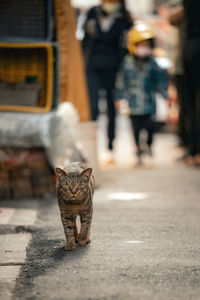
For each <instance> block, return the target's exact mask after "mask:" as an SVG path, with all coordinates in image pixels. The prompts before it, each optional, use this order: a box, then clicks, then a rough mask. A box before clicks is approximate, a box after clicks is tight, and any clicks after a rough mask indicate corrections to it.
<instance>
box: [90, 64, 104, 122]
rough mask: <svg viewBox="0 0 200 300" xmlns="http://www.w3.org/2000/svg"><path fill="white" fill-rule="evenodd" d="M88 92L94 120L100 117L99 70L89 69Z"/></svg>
mask: <svg viewBox="0 0 200 300" xmlns="http://www.w3.org/2000/svg"><path fill="white" fill-rule="evenodd" d="M87 82H88V92H89V100H90V109H91V117H92V120H93V121H96V120H97V118H98V100H99V90H100V87H101V81H100V78H99V75H98V73H97V72H94V71H92V70H87Z"/></svg>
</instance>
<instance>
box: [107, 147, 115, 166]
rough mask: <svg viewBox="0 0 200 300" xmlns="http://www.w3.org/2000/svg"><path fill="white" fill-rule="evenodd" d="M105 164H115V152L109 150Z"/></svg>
mask: <svg viewBox="0 0 200 300" xmlns="http://www.w3.org/2000/svg"><path fill="white" fill-rule="evenodd" d="M105 163H107V164H113V163H114V158H113V151H111V150H107V152H106V154H105Z"/></svg>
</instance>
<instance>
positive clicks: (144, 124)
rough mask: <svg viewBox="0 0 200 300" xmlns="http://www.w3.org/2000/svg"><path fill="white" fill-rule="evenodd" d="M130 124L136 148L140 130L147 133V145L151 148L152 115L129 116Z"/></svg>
mask: <svg viewBox="0 0 200 300" xmlns="http://www.w3.org/2000/svg"><path fill="white" fill-rule="evenodd" d="M130 119H131V124H132V128H133V134H134V139H135V143H136V145H137V147H138V148H141V147H140V133H141V131H142V129H145V130H146V132H147V145H148V146H151V145H152V143H153V133H154V130H153V122H152V115H140V116H130Z"/></svg>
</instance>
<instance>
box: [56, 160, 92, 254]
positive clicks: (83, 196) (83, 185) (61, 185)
mask: <svg viewBox="0 0 200 300" xmlns="http://www.w3.org/2000/svg"><path fill="white" fill-rule="evenodd" d="M55 173H56V175H57V182H56V192H57V198H58V205H59V207H60V213H61V220H62V223H63V227H64V232H65V236H66V246H65V250H73V249H75V248H76V243H79V245H81V246H83V245H86V244H89V243H90V227H91V221H92V213H93V204H92V198H93V194H94V185H95V183H94V176H93V174H92V169H91V168H88V167H87V166H86V165H84V164H82V163H79V162H74V163H70V164H68V165H66V166H65V167H64V168H62V169H61V168H55ZM78 215H79V216H80V221H81V229H80V232H79V233H78V230H77V225H76V218H77V216H78Z"/></svg>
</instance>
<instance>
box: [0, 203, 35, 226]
mask: <svg viewBox="0 0 200 300" xmlns="http://www.w3.org/2000/svg"><path fill="white" fill-rule="evenodd" d="M36 217H37V211H36V210H34V209H15V208H6V207H2V208H0V224H1V225H5V224H9V225H16V226H18V225H22V226H26V225H33V224H34V223H35V221H36Z"/></svg>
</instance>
